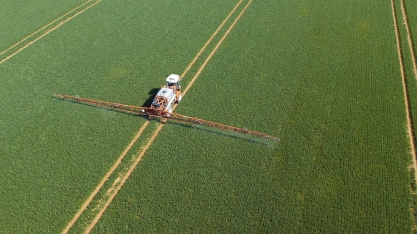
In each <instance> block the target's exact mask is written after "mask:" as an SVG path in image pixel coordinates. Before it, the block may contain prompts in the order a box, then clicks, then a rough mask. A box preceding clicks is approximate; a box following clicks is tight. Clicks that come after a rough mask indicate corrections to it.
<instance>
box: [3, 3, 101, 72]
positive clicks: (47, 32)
mask: <svg viewBox="0 0 417 234" xmlns="http://www.w3.org/2000/svg"><path fill="white" fill-rule="evenodd" d="M99 2H101V0H98V1H96V2H94V3H93V4H91V5H89V6H88V7H86V8H84V9H82V10H80V11H79V12H77V13H76V14H74V15H73V16H71V17H68V18H66V19H65V20H63V21H61V22H59V23H58V24H57V25H56V26H54V27H53V28H51V29H48V30H47V31H46V32H44V33H42V34H41V35H40V36H38V37H37V38H35V39H33V40H32V41H30V42H29V43H27V44H26V45H24V46H22V47H21V48H19V49H18V50H16V51H15V52H13V53H12V54H11V55H9V56H7V57H5V58H4V59H2V60H0V64H2V63H4V62H6V61H7V60H9V59H10V58H11V57H13V56H15V55H16V54H18V53H20V52H21V51H22V50H24V49H26V48H27V47H29V46H30V45H32V44H33V43H35V42H37V41H38V40H40V39H41V38H43V37H44V36H46V35H48V34H49V33H51V32H53V31H55V30H56V29H57V28H59V27H61V26H62V25H64V24H65V23H66V22H68V21H70V20H72V19H73V18H75V17H76V16H78V15H79V14H81V13H83V12H84V11H86V10H88V9H90V8H91V7H93V6H94V5H96V4H97V3H99Z"/></svg>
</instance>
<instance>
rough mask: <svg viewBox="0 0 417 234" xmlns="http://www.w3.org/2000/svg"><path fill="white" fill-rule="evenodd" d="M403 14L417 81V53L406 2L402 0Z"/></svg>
mask: <svg viewBox="0 0 417 234" xmlns="http://www.w3.org/2000/svg"><path fill="white" fill-rule="evenodd" d="M401 12H402V15H403V20H404V25H405V29H406V30H407V39H408V47H409V49H410V53H411V60H412V61H413V70H414V77H415V78H416V79H417V64H416V52H415V51H414V42H413V39H412V36H411V30H410V25H409V24H408V17H407V11H406V9H405V3H404V0H401Z"/></svg>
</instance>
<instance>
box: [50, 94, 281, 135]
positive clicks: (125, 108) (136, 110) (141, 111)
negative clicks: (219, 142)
mask: <svg viewBox="0 0 417 234" xmlns="http://www.w3.org/2000/svg"><path fill="white" fill-rule="evenodd" d="M54 97H55V98H58V99H62V100H69V101H72V102H78V103H82V104H87V105H91V106H99V107H104V108H108V109H113V110H117V111H120V112H125V113H130V114H135V115H145V116H149V117H156V118H166V119H167V120H172V121H178V122H183V123H188V124H199V125H204V126H208V127H212V128H217V129H221V130H226V131H231V132H239V133H243V134H248V135H253V136H257V137H262V138H267V139H272V140H276V141H279V138H278V137H274V136H270V135H267V134H265V133H262V132H256V131H251V130H248V129H247V128H238V127H234V126H229V125H225V124H221V123H216V122H212V121H208V120H204V119H198V118H194V117H189V116H185V115H180V114H175V113H172V114H171V115H170V116H169V117H168V116H161V115H151V114H150V113H155V112H154V111H152V108H150V107H140V106H130V105H124V104H119V103H114V102H106V101H99V100H94V99H88V98H80V97H79V96H71V95H60V94H54Z"/></svg>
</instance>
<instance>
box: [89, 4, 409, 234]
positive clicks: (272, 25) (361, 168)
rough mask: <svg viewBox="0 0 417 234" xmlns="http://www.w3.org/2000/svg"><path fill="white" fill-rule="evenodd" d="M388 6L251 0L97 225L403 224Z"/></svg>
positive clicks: (218, 228)
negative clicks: (184, 118)
mask: <svg viewBox="0 0 417 234" xmlns="http://www.w3.org/2000/svg"><path fill="white" fill-rule="evenodd" d="M394 45H395V34H394V28H393V26H392V13H391V7H390V4H389V3H387V4H382V3H381V2H380V1H368V2H366V3H365V2H355V4H352V3H350V2H325V3H324V2H322V3H317V2H314V3H312V2H310V1H301V2H298V3H294V2H293V1H280V2H277V1H272V0H271V1H262V2H254V3H253V4H252V5H251V7H250V8H249V10H248V11H247V13H245V15H244V17H243V18H242V20H241V21H239V23H238V25H237V27H236V28H235V30H234V31H232V33H231V34H230V36H229V37H228V38H227V40H226V41H225V42H224V44H223V45H222V47H221V48H220V49H219V51H218V52H217V54H216V55H215V57H214V58H213V61H211V62H210V64H209V65H208V66H207V68H206V70H205V71H204V72H203V73H202V75H201V77H200V78H199V80H198V81H197V82H196V83H195V85H194V86H193V88H192V89H191V90H190V92H189V93H188V94H187V97H186V98H184V100H183V102H182V103H181V105H180V106H179V107H178V108H177V110H176V111H177V112H178V113H181V114H185V115H191V116H196V117H200V118H204V119H209V120H213V121H218V122H223V123H226V124H232V125H236V126H240V127H243V126H245V127H248V128H250V129H255V130H258V131H264V132H266V133H268V134H272V135H278V136H279V137H280V138H281V142H279V143H277V144H267V145H265V144H258V143H257V142H256V141H255V142H254V141H251V140H247V138H243V137H242V138H241V137H239V136H235V135H232V134H227V133H218V132H213V131H209V130H204V129H201V128H196V127H186V126H183V125H175V124H171V125H170V124H168V125H167V126H166V127H165V128H164V130H163V131H162V132H161V134H160V136H159V137H158V138H157V140H156V141H155V143H154V145H153V147H152V148H151V149H150V150H149V152H148V154H147V155H146V157H145V158H144V159H143V161H142V162H141V163H140V165H139V166H138V168H137V170H136V171H135V172H134V174H132V176H131V178H130V180H129V181H128V182H127V184H126V185H125V187H124V188H123V190H122V191H120V193H119V195H118V197H117V198H116V199H115V200H114V201H113V204H112V206H111V207H110V208H109V210H108V211H107V212H106V213H105V215H104V216H103V219H102V220H101V222H100V223H99V224H98V226H97V229H96V231H98V232H166V231H168V230H169V231H173V232H198V231H205V232H254V231H257V232H282V233H293V232H297V233H299V232H305V233H311V232H315V233H323V232H330V233H338V232H354V233H357V232H358V233H360V232H370V233H391V232H410V231H411V226H412V220H411V214H410V211H409V206H410V197H411V193H410V188H409V172H408V166H409V164H410V154H409V149H408V145H407V144H408V141H407V138H406V132H405V109H404V103H403V92H402V85H401V77H400V74H399V69H398V59H397V54H396V47H395V46H394Z"/></svg>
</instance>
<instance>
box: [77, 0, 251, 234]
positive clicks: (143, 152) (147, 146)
mask: <svg viewBox="0 0 417 234" xmlns="http://www.w3.org/2000/svg"><path fill="white" fill-rule="evenodd" d="M251 3H252V0H250V1H249V2H248V3H247V4H246V6H245V8H244V9H243V10H242V11H241V12H240V14H239V15H238V17H237V18H236V19H235V21H234V22H233V23H232V25H231V26H230V27H229V29H228V30H227V31H226V33H225V34H224V35H223V37H222V38H221V40H220V41H219V42H218V43H217V45H216V47H215V48H214V49H213V50H212V52H211V53H210V55H209V56H208V58H207V59H206V60H205V61H204V63H203V64H202V65H201V67H200V69H199V70H198V72H197V74H196V75H195V76H194V77H193V79H192V81H191V82H190V83H189V84H188V86H187V88H186V89H185V91H184V92H183V96H185V94H186V92H187V91H188V90H189V89H190V88H191V86H192V85H193V83H194V81H195V80H196V79H197V78H198V76H199V75H200V74H201V72H202V71H203V69H204V68H205V66H206V65H207V63H208V62H209V61H210V59H211V58H212V57H213V55H214V53H215V52H216V51H217V50H218V48H219V46H220V45H221V44H222V42H223V41H224V39H225V38H226V37H227V35H228V34H229V33H230V31H231V30H232V29H233V27H234V26H235V25H236V23H237V22H238V21H239V19H240V18H241V16H242V15H243V13H244V12H245V11H246V9H247V8H248V7H249V5H250V4H251ZM176 107H177V105H176V106H174V107H173V109H175V108H176ZM163 127H164V125H163V124H161V125H159V126H158V128H157V129H156V130H155V132H154V134H153V135H152V137H151V138H150V139H149V141H148V143H147V144H146V145H145V146H144V147H143V148H142V150H141V151H140V153H139V154H138V156H137V158H136V160H135V161H134V163H133V164H132V165H131V167H130V168H129V170H128V171H127V173H126V175H124V177H123V178H122V180H121V181H120V183H119V184H118V186H117V188H116V189H114V190H113V193H112V194H111V195H110V197H109V198H108V200H107V201H106V203H105V204H104V206H103V207H102V208H101V210H100V211H99V212H98V214H97V215H96V217H95V218H94V220H93V221H92V222H91V223H90V225H89V226H88V227H87V229H86V230H85V232H84V233H90V232H91V230H92V229H93V228H94V227H95V225H96V224H97V222H98V221H99V220H100V218H101V216H102V215H103V214H104V212H105V211H106V209H107V207H108V206H109V205H110V203H111V202H112V201H113V199H114V197H115V196H116V195H117V193H118V192H119V191H120V189H121V188H122V186H123V185H124V183H125V182H126V181H127V179H128V178H129V176H130V174H131V173H132V172H133V170H134V169H135V168H136V166H137V164H138V163H139V162H140V160H141V159H142V158H143V156H144V155H145V153H146V151H147V150H148V149H149V147H150V146H151V145H152V143H153V141H154V140H155V138H156V137H157V136H158V134H159V132H160V131H161V130H162V128H163Z"/></svg>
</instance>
